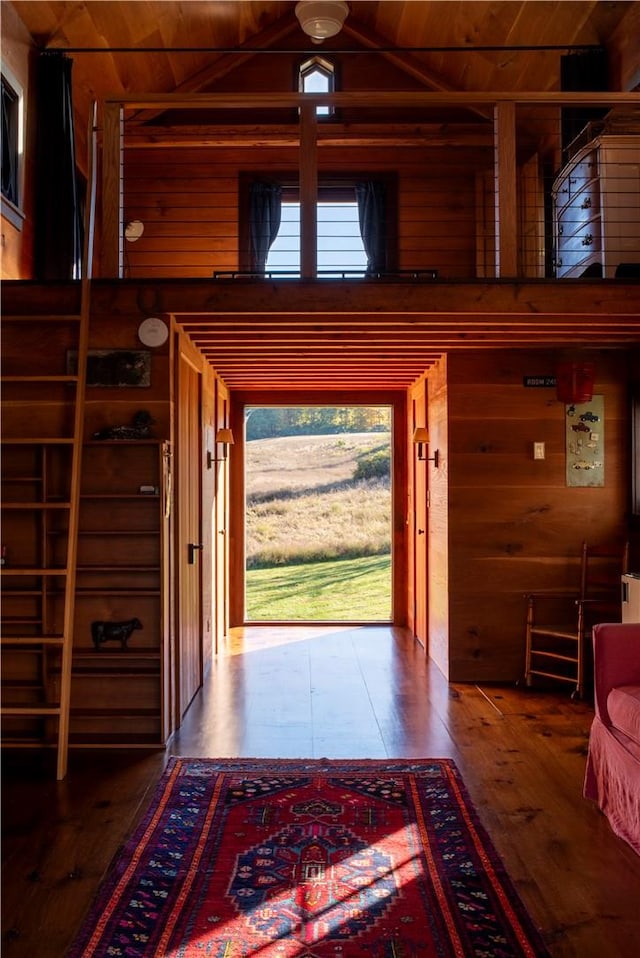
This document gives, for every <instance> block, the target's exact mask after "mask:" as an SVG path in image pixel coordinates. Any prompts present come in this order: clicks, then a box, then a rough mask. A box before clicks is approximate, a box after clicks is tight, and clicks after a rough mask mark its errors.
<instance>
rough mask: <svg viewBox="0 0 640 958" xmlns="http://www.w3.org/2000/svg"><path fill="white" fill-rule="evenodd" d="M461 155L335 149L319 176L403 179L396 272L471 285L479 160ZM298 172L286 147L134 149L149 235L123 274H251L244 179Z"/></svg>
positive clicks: (130, 189)
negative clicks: (433, 274) (245, 244)
mask: <svg viewBox="0 0 640 958" xmlns="http://www.w3.org/2000/svg"><path fill="white" fill-rule="evenodd" d="M456 152H457V155H456V156H455V157H451V156H450V157H449V161H450V162H449V163H447V161H446V159H445V157H444V155H442V151H441V150H438V155H437V156H436V157H434V155H433V151H430V150H429V149H426V148H412V149H406V150H401V149H391V148H386V149H377V150H375V151H370V150H367V149H365V148H355V147H352V148H348V149H347V148H345V149H343V150H338V149H333V148H327V149H326V150H325V149H322V150H321V151H320V155H319V175H320V177H322V176H323V175H325V176H329V175H331V174H333V175H334V176H335V175H336V173H337V174H342V175H343V176H345V175H346V176H347V177H349V175H352V176H353V178H354V179H356V178H361V177H362V176H364V175H367V174H370V175H372V176H374V175H376V174H387V173H392V174H396V175H397V230H396V229H394V230H393V233H394V234H395V233H396V232H397V237H398V240H397V243H398V250H397V266H398V268H399V269H403V270H420V269H437V270H438V272H439V275H440V276H442V277H452V278H469V277H473V276H475V275H476V272H475V270H476V266H475V257H476V236H475V229H476V227H475V182H474V166H475V165H476V164H477V158H476V159H475V160H474V159H473V157H472V153H471V151H468V150H464V149H458V150H457V151H456ZM485 162H486V163H487V164H488V166H489V168H490V165H491V157H489V156H487V157H486V158H485V157H484V156H482V157H481V163H483V164H484V163H485ZM297 170H298V151H297V150H296V149H293V148H286V147H279V148H276V147H273V148H267V147H265V148H263V149H261V150H260V151H259V152H256V151H253V150H246V149H243V150H231V149H222V148H220V149H218V148H215V147H211V148H205V147H200V148H186V147H180V148H171V149H169V148H167V149H162V150H154V149H137V148H136V149H128V150H126V151H125V172H124V208H125V221H128V220H132V219H140V220H142V221H143V222H144V224H145V232H144V235H143V236H142V238H141V239H140V240H138V241H137V242H136V243H135V244H129V243H126V244H125V275H126V276H127V277H129V278H133V279H135V278H136V277H157V278H161V277H167V278H171V277H175V278H183V279H188V278H197V277H202V278H206V277H210V276H211V274H212V272H214V271H216V270H218V271H225V270H238V269H242V268H245V269H246V268H247V265H246V254H245V255H243V250H242V239H241V237H242V233H243V231H242V223H241V217H242V215H243V214H242V211H243V210H245V209H246V208H247V202H246V197H243V196H242V195H241V181H240V180H241V174H251V173H254V174H255V176H256V177H263V178H268V177H269V176H270V175H272V176H274V175H278V174H282V173H290V174H291V176H292V178H294V179H297ZM245 181H246V182H248V181H249V179H248V178H247V179H246V180H245ZM245 233H246V230H245Z"/></svg>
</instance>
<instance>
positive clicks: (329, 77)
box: [298, 57, 335, 117]
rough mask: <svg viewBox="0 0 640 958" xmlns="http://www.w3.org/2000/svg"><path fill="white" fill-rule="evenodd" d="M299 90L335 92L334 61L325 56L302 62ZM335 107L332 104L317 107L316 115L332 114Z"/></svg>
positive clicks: (301, 91)
mask: <svg viewBox="0 0 640 958" xmlns="http://www.w3.org/2000/svg"><path fill="white" fill-rule="evenodd" d="M298 90H299V91H300V93H333V91H334V90H335V68H334V65H333V63H331V62H330V61H329V60H325V59H324V57H312V58H311V59H310V60H305V62H304V63H301V64H300V69H299V73H298ZM334 112H335V111H334V109H333V107H331V106H318V107H316V116H319V117H320V116H325V117H326V116H332V115H333V113H334Z"/></svg>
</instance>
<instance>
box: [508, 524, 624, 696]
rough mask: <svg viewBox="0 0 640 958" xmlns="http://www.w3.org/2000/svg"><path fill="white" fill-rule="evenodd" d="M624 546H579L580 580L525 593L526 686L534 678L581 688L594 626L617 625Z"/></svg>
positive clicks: (576, 692)
mask: <svg viewBox="0 0 640 958" xmlns="http://www.w3.org/2000/svg"><path fill="white" fill-rule="evenodd" d="M627 557H628V543H627V544H626V545H625V546H624V547H623V548H622V547H620V546H617V545H616V546H613V547H593V546H589V545H588V544H587V543H586V542H583V543H582V549H581V553H580V562H579V568H580V573H579V582H578V584H577V587H576V588H575V589H573V590H562V589H547V590H545V591H538V592H527V593H526V594H525V597H526V599H527V628H526V651H525V684H526V685H527V686H530V685H532V683H533V678H534V676H538V677H540V678H545V679H554V680H557V681H559V682H565V683H568V684H570V685H573V686H574V690H573V692H572V694H571V697H572V698H574V697H576V698H582V697H583V695H584V690H585V674H586V670H585V656H586V655H587V654H588V652H589V650H590V649H591V629H592V627H593V626H594V625H595V624H596V623H597V622H619V621H620V619H621V614H622V607H621V599H620V588H621V587H620V576H621V575H622V573H623V572H625V571H626V569H627Z"/></svg>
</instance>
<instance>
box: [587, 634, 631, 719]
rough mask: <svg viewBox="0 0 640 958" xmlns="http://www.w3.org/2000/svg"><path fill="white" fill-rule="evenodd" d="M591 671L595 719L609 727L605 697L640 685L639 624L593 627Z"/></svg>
mask: <svg viewBox="0 0 640 958" xmlns="http://www.w3.org/2000/svg"><path fill="white" fill-rule="evenodd" d="M593 667H594V687H595V708H596V715H597V716H598V717H599V718H600V719H601V720H602V721H603V722H604V724H605V725H609V724H610V719H609V713H608V711H607V696H608V695H609V692H610V691H611V689H612V688H615V687H616V686H618V685H637V684H638V683H640V623H638V622H606V623H598V625H594V627H593Z"/></svg>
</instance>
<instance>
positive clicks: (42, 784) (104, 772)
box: [2, 626, 640, 958]
mask: <svg viewBox="0 0 640 958" xmlns="http://www.w3.org/2000/svg"><path fill="white" fill-rule="evenodd" d="M591 717H592V711H591V708H590V706H589V705H588V704H586V703H580V702H572V701H571V700H570V699H569V698H568V696H567V693H566V692H565V691H564V690H560V691H558V692H555V691H553V692H536V691H532V690H525V689H519V688H517V689H516V688H511V687H509V688H507V687H499V688H498V687H490V686H489V687H478V686H473V685H448V684H447V682H446V681H445V680H444V678H443V676H442V674H441V673H440V672H439V671H438V670H437V669H436V668H435V667H434V666H433V665H432V664H430V663H429V662H428V661H427V660H425V657H424V654H423V651H422V649H421V648H420V647H419V646H418V645H416V644H415V643H414V642H413V641H412V639H411V637H410V636H409V635H408V634H407V633H406V632H404V631H403V630H394V629H390V628H383V627H370V628H348V627H340V626H335V627H333V626H328V627H321V626H314V627H309V628H307V627H287V628H273V627H268V628H267V627H252V628H245V629H237V630H234V631H233V633H232V635H231V637H230V639H229V645H228V648H227V650H226V651H225V653H224V654H223V655H220V656H219V658H218V660H217V662H216V663H215V665H214V667H213V670H212V672H211V674H210V676H209V677H208V679H207V682H206V685H205V688H204V690H203V692H201V693H200V694H198V696H197V697H196V699H195V700H194V702H193V704H192V706H191V708H190V709H189V711H188V713H187V715H186V717H185V721H184V723H183V726H182V728H181V729H180V731H179V732H178V734H177V735H176V736H175V738H174V740H173V742H172V743H171V746H170V748H169V750H168V754H169V753H174V754H179V755H185V756H189V755H191V756H207V755H209V756H220V757H224V756H244V757H261V756H262V757H281V758H285V757H288V758H296V757H316V758H320V757H327V758H338V757H353V758H386V757H422V758H438V757H450V758H453V759H454V761H455V762H456V763H457V764H458V767H459V768H460V771H461V773H462V775H463V778H464V780H465V783H466V785H467V788H468V789H469V792H470V793H471V796H472V799H473V801H474V802H475V804H476V806H477V808H478V810H479V813H480V816H481V818H482V820H483V822H484V824H485V826H486V827H487V829H488V830H489V833H490V835H491V837H492V838H493V841H494V843H495V845H496V846H497V848H498V851H499V852H500V854H501V855H502V857H503V859H504V861H505V863H506V865H507V868H508V871H509V873H510V875H511V877H512V879H513V880H514V882H515V884H516V886H517V888H518V890H519V892H520V895H521V897H522V898H523V900H524V901H525V903H526V905H527V907H528V908H529V911H530V913H531V915H532V916H533V918H534V920H535V921H536V922H537V924H538V925H539V926H540V927H541V928H542V930H543V934H544V937H545V939H546V941H547V943H548V945H549V949H550V951H551V954H552V955H553V956H554V958H555V956H557V958H635V956H636V955H638V954H639V953H640V858H639V857H638V856H637V855H635V854H634V853H633V852H632V851H631V849H630V848H628V846H626V845H625V844H624V843H623V842H621V841H620V840H619V839H617V838H616V837H615V836H614V835H613V833H612V832H611V830H610V828H609V825H608V823H607V821H606V819H605V818H604V817H603V816H602V815H601V814H600V813H599V812H598V811H597V809H595V807H594V806H593V805H592V804H591V803H589V802H587V801H585V800H584V799H583V798H582V778H583V774H584V766H585V754H586V747H587V737H588V730H589V725H590V722H591ZM165 761H166V756H165V755H164V754H160V753H157V752H156V753H151V754H148V753H137V752H133V753H132V752H128V753H113V752H108V751H104V752H100V753H97V754H96V753H93V754H87V753H83V752H72V755H71V760H70V769H69V774H68V776H67V778H66V779H65V781H63V782H55V781H54V780H53V777H52V767H53V766H52V760H51V757H50V756H49V757H45V758H38V757H37V754H32V755H30V756H29V757H28V764H26V763H25V761H24V760H22V759H19V757H18V756H16V755H12V754H11V753H9V754H8V755H7V756H6V759H5V769H4V772H3V790H2V793H3V817H2V826H3V847H2V852H3V867H2V878H3V882H2V895H3V921H2V955H3V958H63V956H65V954H66V952H67V950H68V947H69V944H70V942H71V940H72V939H73V935H74V933H75V931H76V929H77V927H78V926H79V924H80V922H81V920H82V917H83V914H84V913H85V911H86V909H87V908H88V907H89V904H90V902H91V900H92V898H93V896H94V894H95V892H96V890H97V888H98V885H99V883H100V881H101V879H102V878H103V876H104V874H105V871H106V869H107V867H108V865H109V862H110V860H111V858H112V857H113V855H114V854H115V853H116V851H117V849H118V847H119V846H120V844H121V843H122V841H123V840H124V838H125V837H126V835H127V834H128V833H129V831H130V830H131V828H132V827H133V825H134V824H135V822H136V820H137V818H138V817H139V815H140V814H141V812H142V811H143V810H144V808H145V806H146V803H147V802H148V800H149V792H150V789H152V788H153V786H154V784H155V782H156V781H157V778H158V776H159V775H160V773H161V771H162V768H163V767H164V764H165ZM345 958H348V956H347V955H345ZM465 958H466V956H465Z"/></svg>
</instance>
